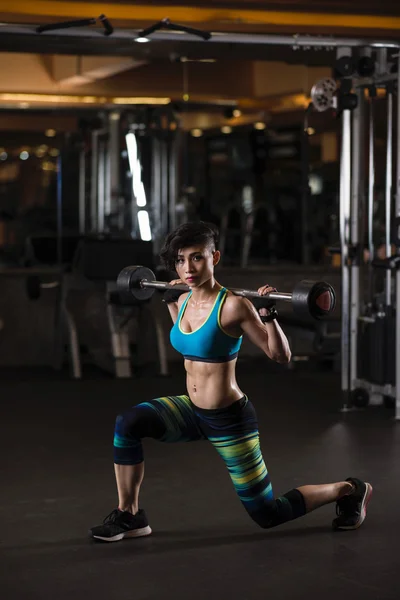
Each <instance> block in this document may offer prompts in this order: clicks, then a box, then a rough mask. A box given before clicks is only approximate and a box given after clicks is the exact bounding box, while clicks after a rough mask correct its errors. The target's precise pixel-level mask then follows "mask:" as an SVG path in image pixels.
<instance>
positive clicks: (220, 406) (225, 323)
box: [90, 222, 372, 542]
mask: <svg viewBox="0 0 400 600" xmlns="http://www.w3.org/2000/svg"><path fill="white" fill-rule="evenodd" d="M217 242H218V231H217V229H216V228H215V227H214V225H212V224H209V223H204V222H199V223H186V224H184V225H181V226H180V227H178V229H177V230H176V231H174V232H173V233H171V234H169V235H168V237H167V239H166V241H165V244H164V247H163V248H162V251H161V259H162V260H163V262H164V263H165V265H166V266H167V267H168V268H169V269H171V270H176V272H177V273H178V276H179V278H180V279H177V280H174V281H172V282H171V283H172V285H174V284H177V283H182V282H183V283H186V284H187V285H188V286H189V288H190V291H189V293H182V292H179V291H178V290H168V291H167V292H166V294H165V297H164V300H165V302H167V306H168V309H169V312H170V314H171V317H172V320H173V322H174V325H173V327H172V330H171V343H172V345H173V347H174V348H175V349H176V350H177V351H178V352H180V353H181V354H182V355H183V357H184V361H185V369H186V387H187V395H182V396H165V397H162V398H156V399H153V400H149V401H147V402H142V403H140V404H138V405H136V406H134V407H133V408H131V409H129V410H128V411H127V412H125V413H123V414H122V415H120V416H118V417H117V420H116V425H115V436H114V463H115V465H114V466H115V477H116V482H117V488H118V500H119V503H118V508H116V509H114V510H113V511H112V512H111V514H110V515H108V517H106V518H105V519H104V521H103V524H102V525H99V526H97V527H93V528H92V529H91V530H90V534H91V536H92V537H93V538H94V539H97V540H104V541H107V542H116V541H118V540H122V539H123V538H132V537H141V536H145V535H149V534H150V533H151V529H150V526H149V523H148V520H147V516H146V514H145V512H144V510H143V509H140V508H139V490H140V485H141V483H142V481H143V476H144V459H143V449H142V439H143V438H145V437H150V438H154V439H156V440H159V441H161V442H189V441H194V440H209V441H210V442H211V444H212V445H213V446H214V448H215V449H216V450H217V452H218V454H219V455H220V456H221V458H222V460H223V461H224V462H225V464H226V467H227V469H228V472H229V475H230V477H231V479H232V483H233V486H234V488H235V490H236V492H237V494H238V496H239V499H240V500H241V502H242V504H243V506H244V508H245V509H246V511H247V512H248V514H249V516H250V517H251V518H252V519H253V520H254V521H255V522H256V523H257V524H258V525H260V527H263V528H270V527H275V526H276V525H280V524H281V523H286V522H287V521H291V520H292V519H297V518H298V517H301V516H303V515H305V514H306V513H308V512H311V511H312V510H314V509H316V508H319V507H320V506H323V505H325V504H329V503H330V502H336V513H337V518H335V519H334V520H333V528H334V529H357V528H358V527H360V525H361V524H362V523H363V521H364V519H365V516H366V508H367V504H368V501H369V499H370V497H371V494H372V487H371V485H370V484H369V483H365V482H363V481H360V480H359V479H356V478H354V477H349V478H348V479H346V481H340V482H337V483H328V484H322V485H305V486H301V487H298V488H295V489H292V490H290V491H289V492H287V493H286V494H283V496H279V497H278V498H275V497H274V494H273V491H272V485H271V481H270V477H269V474H268V471H267V468H266V466H265V464H264V460H263V457H262V454H261V449H260V442H259V434H258V424H257V416H256V412H255V410H254V407H253V404H252V403H251V401H250V400H249V398H247V396H246V395H245V394H244V393H243V392H242V391H241V389H240V387H239V385H238V383H237V382H236V376H235V367H236V362H237V355H238V352H239V349H240V346H241V343H242V336H243V334H245V335H247V336H248V337H249V339H250V340H251V341H252V342H253V343H254V344H255V345H256V346H258V347H259V348H260V349H261V350H262V351H263V352H264V353H265V354H266V355H267V356H268V357H269V358H270V359H271V360H274V361H276V362H278V363H288V362H289V361H290V356H291V354H290V349H289V344H288V341H287V338H286V336H285V334H284V333H283V331H282V329H281V328H280V326H279V324H278V322H277V321H276V319H275V318H274V317H275V316H276V315H275V314H274V312H273V310H268V309H266V308H261V309H260V313H258V312H257V310H256V309H255V307H254V305H253V304H252V303H251V302H250V301H249V300H248V299H247V298H242V297H239V296H235V295H233V294H232V293H231V292H229V290H227V289H226V288H224V287H222V286H221V285H220V284H219V283H218V282H217V281H216V280H215V277H214V268H215V266H216V265H217V264H218V262H219V260H220V252H219V251H218V250H217ZM273 289H274V288H271V287H270V286H269V285H264V286H262V287H260V288H259V290H258V292H259V294H261V295H265V294H268V292H271V291H272V290H273Z"/></svg>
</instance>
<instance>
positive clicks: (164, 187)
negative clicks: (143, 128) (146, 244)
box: [160, 139, 169, 239]
mask: <svg viewBox="0 0 400 600" xmlns="http://www.w3.org/2000/svg"><path fill="white" fill-rule="evenodd" d="M160 146H161V152H160V160H161V215H160V217H161V239H163V238H164V237H165V236H166V235H167V233H168V213H169V206H168V162H169V161H168V141H167V140H165V139H162V140H161V142H160Z"/></svg>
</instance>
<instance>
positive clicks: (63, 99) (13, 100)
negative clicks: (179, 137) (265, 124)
mask: <svg viewBox="0 0 400 600" xmlns="http://www.w3.org/2000/svg"><path fill="white" fill-rule="evenodd" d="M174 99H175V100H178V99H180V98H179V96H176V97H175V98H166V97H165V98H158V97H143V96H95V95H92V96H79V95H73V94H31V93H26V94H24V93H14V92H2V93H0V107H5V108H12V107H13V108H23V109H34V108H37V107H45V106H53V107H54V105H56V106H70V107H73V106H86V107H88V106H91V107H92V108H96V107H101V106H105V107H110V106H114V107H115V106H121V107H122V106H135V105H143V104H149V105H166V104H169V103H170V102H171V100H174ZM191 100H192V101H193V102H204V103H209V104H210V105H212V106H215V104H217V103H218V102H220V103H222V104H223V105H226V104H227V103H228V102H229V100H228V99H224V100H221V99H219V98H216V97H212V96H211V94H193V95H191ZM231 102H232V105H236V104H237V106H238V107H240V108H242V109H243V110H245V111H246V112H248V111H252V110H253V111H254V110H261V111H262V110H267V111H270V112H286V111H292V110H303V109H304V108H306V107H307V106H308V105H309V103H310V98H309V97H308V96H307V95H306V94H303V93H297V94H285V95H283V96H271V97H270V98H268V97H265V98H262V99H261V98H259V99H254V98H237V99H235V100H231Z"/></svg>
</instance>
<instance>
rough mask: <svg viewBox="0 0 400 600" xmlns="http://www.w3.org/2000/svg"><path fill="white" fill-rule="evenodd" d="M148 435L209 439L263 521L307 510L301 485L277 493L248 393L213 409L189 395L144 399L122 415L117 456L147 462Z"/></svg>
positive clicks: (118, 423)
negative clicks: (263, 455) (230, 402)
mask: <svg viewBox="0 0 400 600" xmlns="http://www.w3.org/2000/svg"><path fill="white" fill-rule="evenodd" d="M145 437H150V438H153V439H156V440H159V441H161V442H192V441H196V440H209V441H210V442H211V443H212V445H213V446H214V448H215V449H216V450H217V452H218V454H219V455H220V456H221V458H222V460H223V461H224V463H225V464H226V466H227V469H228V472H229V475H230V477H231V480H232V483H233V486H234V488H235V490H236V492H237V494H238V496H239V498H240V500H241V502H242V504H243V506H244V507H245V509H246V511H247V512H248V514H249V515H250V517H251V518H252V519H253V520H254V521H255V522H256V523H257V524H258V525H260V527H263V528H270V527H275V526H276V525H280V524H281V523H285V522H287V521H291V520H292V519H296V518H298V517H301V516H303V515H304V514H305V513H306V507H305V503H304V498H303V496H302V494H301V493H300V492H299V490H296V489H293V490H291V491H289V492H287V493H286V494H284V495H283V496H280V497H278V498H274V494H273V491H272V484H271V481H270V477H269V474H268V471H267V467H266V466H265V463H264V460H263V457H262V454H261V448H260V441H259V434H258V423H257V416H256V412H255V410H254V407H253V404H252V403H251V402H250V400H248V398H247V397H246V396H244V397H243V398H241V399H240V400H238V401H236V402H234V403H233V404H231V405H230V406H228V407H226V408H218V409H211V410H210V409H203V408H199V407H198V406H195V405H194V404H193V403H192V402H191V400H190V399H189V397H188V396H165V397H163V398H156V399H154V400H150V401H149V402H142V403H141V404H138V405H137V406H134V407H133V408H131V409H129V410H128V411H127V412H125V413H123V414H122V415H119V416H118V417H117V421H116V425H115V435H114V462H115V463H116V464H119V465H135V464H138V463H141V462H142V461H143V460H144V458H143V448H142V439H143V438H145Z"/></svg>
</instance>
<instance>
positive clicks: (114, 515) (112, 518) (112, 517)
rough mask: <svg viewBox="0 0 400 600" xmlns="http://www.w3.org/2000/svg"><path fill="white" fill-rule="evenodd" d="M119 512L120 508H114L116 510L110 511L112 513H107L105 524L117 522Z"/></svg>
mask: <svg viewBox="0 0 400 600" xmlns="http://www.w3.org/2000/svg"><path fill="white" fill-rule="evenodd" d="M119 513H120V511H119V510H118V508H114V510H113V511H112V512H110V514H109V515H107V516H106V518H105V519H104V521H103V525H106V524H108V523H115V521H116V519H117V517H118V515H119Z"/></svg>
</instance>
